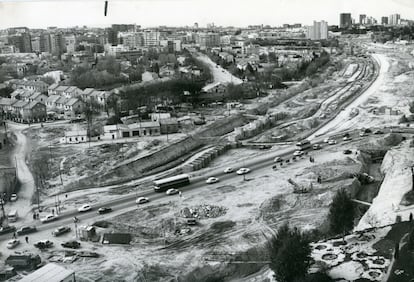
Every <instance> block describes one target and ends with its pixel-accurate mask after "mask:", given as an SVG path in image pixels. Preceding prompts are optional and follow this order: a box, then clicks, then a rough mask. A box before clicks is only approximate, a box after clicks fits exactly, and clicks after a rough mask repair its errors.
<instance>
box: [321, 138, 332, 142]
mask: <svg viewBox="0 0 414 282" xmlns="http://www.w3.org/2000/svg"><path fill="white" fill-rule="evenodd" d="M329 140H331V139H330V138H329V137H328V138H325V139H323V142H324V143H329Z"/></svg>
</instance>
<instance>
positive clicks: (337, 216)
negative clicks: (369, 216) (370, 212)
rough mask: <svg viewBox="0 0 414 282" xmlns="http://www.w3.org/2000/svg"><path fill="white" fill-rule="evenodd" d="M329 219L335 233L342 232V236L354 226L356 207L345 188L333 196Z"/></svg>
mask: <svg viewBox="0 0 414 282" xmlns="http://www.w3.org/2000/svg"><path fill="white" fill-rule="evenodd" d="M328 219H329V226H330V229H331V231H332V232H333V233H335V234H342V238H344V237H345V234H346V232H348V231H349V230H351V229H352V228H353V226H354V219H355V207H354V203H353V202H352V201H351V198H350V196H349V194H348V193H347V192H346V191H345V189H340V190H339V191H338V192H337V193H336V195H335V197H334V198H333V200H332V203H331V204H330V207H329V215H328Z"/></svg>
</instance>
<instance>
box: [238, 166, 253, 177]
mask: <svg viewBox="0 0 414 282" xmlns="http://www.w3.org/2000/svg"><path fill="white" fill-rule="evenodd" d="M249 172H250V168H247V167H242V168H240V169H239V170H238V171H236V173H237V174H238V175H243V174H246V173H249Z"/></svg>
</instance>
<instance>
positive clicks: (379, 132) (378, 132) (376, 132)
mask: <svg viewBox="0 0 414 282" xmlns="http://www.w3.org/2000/svg"><path fill="white" fill-rule="evenodd" d="M374 134H384V132H383V131H381V130H375V131H374Z"/></svg>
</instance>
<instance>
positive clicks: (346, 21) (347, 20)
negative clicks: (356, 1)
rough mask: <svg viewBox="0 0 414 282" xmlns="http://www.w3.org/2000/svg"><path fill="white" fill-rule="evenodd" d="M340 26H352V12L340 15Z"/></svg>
mask: <svg viewBox="0 0 414 282" xmlns="http://www.w3.org/2000/svg"><path fill="white" fill-rule="evenodd" d="M339 27H340V28H350V27H352V17H351V14H350V13H341V14H340V15H339Z"/></svg>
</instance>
